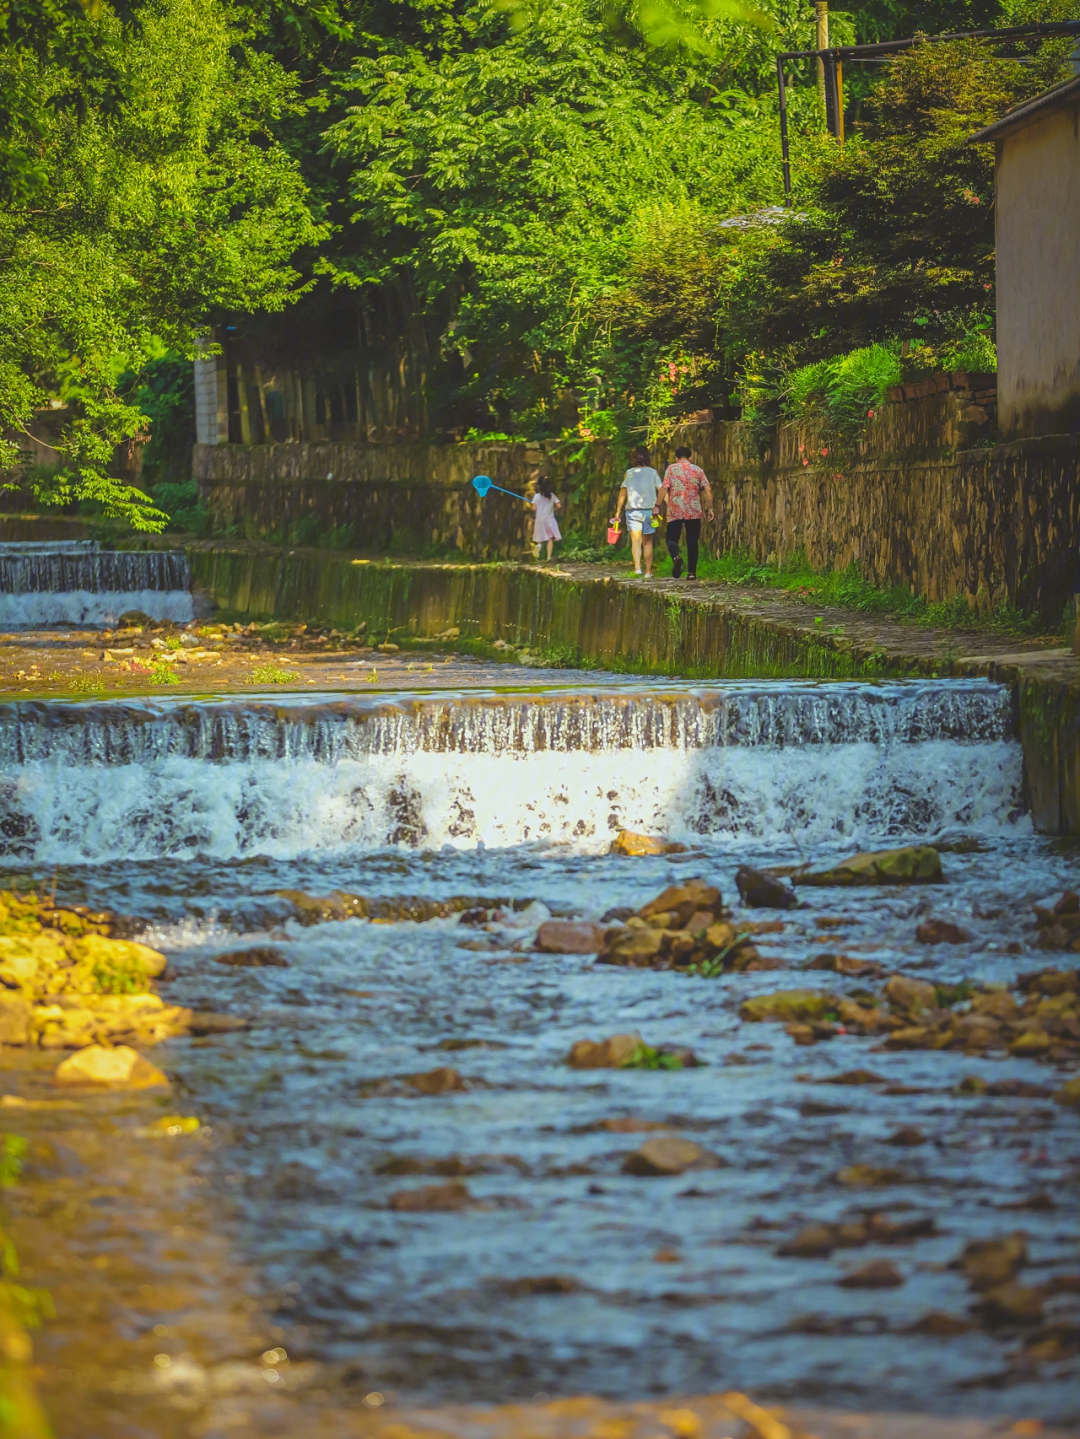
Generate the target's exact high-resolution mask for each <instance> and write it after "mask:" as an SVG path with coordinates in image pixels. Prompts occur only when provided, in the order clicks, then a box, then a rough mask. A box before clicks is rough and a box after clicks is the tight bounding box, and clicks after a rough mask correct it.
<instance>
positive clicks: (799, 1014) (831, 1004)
mask: <svg viewBox="0 0 1080 1439" xmlns="http://www.w3.org/2000/svg"><path fill="white" fill-rule="evenodd" d="M836 1004H837V1000H836V996H835V995H832V994H824V993H822V991H821V990H820V989H780V990H777V991H776V993H775V994H759V995H756V996H755V997H754V998H753V999H745V1000H743V1002H742V1005H741V1007H740V1009H739V1014H740V1016H741V1018H743V1019H745V1020H748V1021H750V1022H752V1023H755V1022H757V1021H759V1020H766V1019H775V1020H779V1021H781V1022H784V1023H796V1022H799V1021H804V1022H806V1021H812V1020H815V1019H824V1018H825V1016H826V1014H830V1013H834V1012H835V1010H836Z"/></svg>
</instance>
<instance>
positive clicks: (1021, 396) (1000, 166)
mask: <svg viewBox="0 0 1080 1439" xmlns="http://www.w3.org/2000/svg"><path fill="white" fill-rule="evenodd" d="M996 205H997V216H996V229H997V345H998V391H997V393H998V423H999V425H1000V428H1001V433H1002V435H1003V437H1005V438H1018V437H1023V436H1028V435H1046V434H1062V433H1067V432H1068V431H1070V430H1074V429H1078V428H1080V101H1078V102H1077V104H1075V105H1070V106H1065V107H1063V108H1061V109H1059V110H1052V111H1049V112H1048V113H1047V114H1045V115H1044V116H1043V117H1042V118H1041V119H1037V120H1034V121H1032V123H1031V124H1029V125H1025V126H1024V127H1023V129H1021V130H1017V131H1015V132H1014V133H1013V134H1011V135H1006V136H1005V137H1004V138H1003V139H1001V140H999V141H998V143H997V201H996Z"/></svg>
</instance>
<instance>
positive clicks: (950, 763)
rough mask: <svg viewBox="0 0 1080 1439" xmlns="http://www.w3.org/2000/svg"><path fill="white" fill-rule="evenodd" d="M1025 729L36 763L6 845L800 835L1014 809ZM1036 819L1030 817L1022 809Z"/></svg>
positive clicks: (293, 851) (74, 853)
mask: <svg viewBox="0 0 1080 1439" xmlns="http://www.w3.org/2000/svg"><path fill="white" fill-rule="evenodd" d="M1020 805H1021V753H1020V747H1019V745H1018V744H1017V743H1016V742H1015V741H1013V740H1007V739H1006V740H994V741H991V742H988V743H983V744H978V745H967V744H963V743H959V742H957V741H955V740H929V741H925V742H923V743H920V744H895V745H888V746H883V745H875V744H870V743H855V744H844V745H814V746H808V747H805V748H802V749H799V748H794V747H786V748H776V747H769V748H766V747H761V746H755V747H739V746H735V747H731V748H716V747H712V748H708V749H697V750H685V749H684V750H674V751H668V752H662V751H651V752H647V753H635V752H632V751H630V752H628V751H625V750H619V751H581V750H579V751H575V752H571V753H553V752H551V751H538V752H532V753H517V754H508V753H505V752H504V753H502V754H498V755H490V754H483V753H479V754H475V753H474V754H461V753H455V754H446V753H433V752H420V753H413V754H410V755H409V756H408V757H407V759H406V758H405V757H402V756H396V755H386V754H372V755H367V756H364V757H362V758H359V759H350V760H342V761H339V762H337V763H331V764H322V763H318V762H315V761H312V760H308V759H303V760H296V761H289V760H278V761H269V760H257V761H253V762H247V763H241V764H230V763H218V764H212V763H208V762H207V761H205V760H196V759H189V758H186V757H181V756H174V757H168V758H165V759H161V760H155V761H153V762H150V763H146V764H119V765H117V764H114V765H107V766H102V765H99V766H92V765H87V766H83V767H72V766H70V765H67V764H65V763H64V762H63V761H62V760H60V759H55V760H39V761H33V762H31V763H29V764H27V765H26V766H24V767H23V768H22V769H21V770H20V771H19V772H18V774H17V776H14V775H13V776H11V777H9V778H8V779H7V781H6V783H5V787H4V790H3V791H2V792H0V834H2V841H0V843H2V852H3V853H6V854H7V855H9V856H11V857H18V858H25V859H32V860H35V861H37V862H47V863H50V864H53V863H55V864H65V863H79V862H86V861H93V862H103V861H106V860H114V859H160V858H166V857H169V858H175V859H186V858H193V857H195V856H196V855H206V856H212V857H216V858H219V859H232V858H240V857H246V856H251V855H258V854H261V855H269V856H273V857H277V858H284V859H287V858H292V857H295V856H298V855H302V854H307V853H313V852H317V853H342V852H347V851H350V850H352V851H370V850H373V849H377V848H382V847H384V846H388V845H402V846H405V847H408V848H424V847H432V848H437V847H438V846H439V845H441V844H450V845H453V846H456V847H472V846H475V845H476V844H477V842H478V841H482V842H483V843H484V844H486V845H488V846H490V847H501V846H505V845H515V844H521V843H527V842H535V841H541V842H557V843H562V844H568V845H572V846H573V847H574V848H576V849H580V850H583V851H593V852H595V851H599V850H603V849H606V848H607V846H608V844H609V843H610V840H611V837H612V834H613V833H614V832H615V831H617V830H618V829H621V828H629V829H634V830H642V831H647V832H652V833H665V834H668V835H670V836H672V837H674V838H677V839H683V840H685V841H693V840H694V839H696V838H698V837H711V838H712V839H714V840H723V839H725V838H732V839H735V838H743V837H751V836H752V837H753V838H754V839H756V840H765V841H769V840H773V839H781V838H785V837H786V838H788V839H793V840H796V841H798V842H799V843H804V842H805V843H807V844H811V843H822V842H828V841H830V840H840V839H845V840H850V841H853V842H861V841H863V840H867V841H869V840H871V839H875V838H879V837H883V836H895V837H906V836H916V835H927V834H932V833H934V832H937V831H940V830H942V829H947V828H950V827H952V826H957V825H962V826H964V827H965V828H969V829H971V828H974V829H984V830H1000V829H1001V828H1002V827H1003V826H1012V825H1014V824H1016V823H1017V820H1018V814H1019V811H1020ZM1024 822H1025V823H1026V821H1024Z"/></svg>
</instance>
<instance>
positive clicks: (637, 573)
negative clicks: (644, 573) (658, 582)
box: [634, 570, 641, 580]
mask: <svg viewBox="0 0 1080 1439" xmlns="http://www.w3.org/2000/svg"><path fill="white" fill-rule="evenodd" d="M634 574H635V575H637V577H638V579H639V580H640V579H641V571H640V570H635V571H634Z"/></svg>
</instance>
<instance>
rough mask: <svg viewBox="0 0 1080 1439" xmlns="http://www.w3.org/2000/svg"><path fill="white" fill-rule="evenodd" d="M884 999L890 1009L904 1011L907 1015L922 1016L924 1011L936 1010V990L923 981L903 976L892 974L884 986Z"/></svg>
mask: <svg viewBox="0 0 1080 1439" xmlns="http://www.w3.org/2000/svg"><path fill="white" fill-rule="evenodd" d="M885 998H886V999H887V1000H888V1001H889V1006H890V1008H892V1009H901V1010H905V1011H906V1012H907V1013H908V1014H922V1013H923V1012H924V1011H925V1010H928V1009H936V1008H937V1002H938V1001H937V990H936V989H935V987H934V986H933V985H932V984H927V982H926V980H924V979H909V978H908V977H907V975H904V974H894V975H892V976H891V978H890V979H889V981H888V983H887V984H886V985H885Z"/></svg>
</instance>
